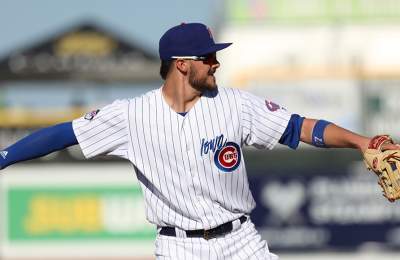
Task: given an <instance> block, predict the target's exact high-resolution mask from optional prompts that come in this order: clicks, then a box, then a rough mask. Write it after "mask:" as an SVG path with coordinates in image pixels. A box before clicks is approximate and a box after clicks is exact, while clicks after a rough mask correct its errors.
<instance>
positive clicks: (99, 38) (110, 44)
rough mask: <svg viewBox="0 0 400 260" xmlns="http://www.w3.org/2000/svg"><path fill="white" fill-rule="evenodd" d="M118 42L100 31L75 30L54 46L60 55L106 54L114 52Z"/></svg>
mask: <svg viewBox="0 0 400 260" xmlns="http://www.w3.org/2000/svg"><path fill="white" fill-rule="evenodd" d="M116 47H117V43H116V42H115V41H114V40H113V39H111V38H109V37H107V36H105V35H103V34H100V33H98V32H74V33H70V34H68V35H66V36H64V37H63V38H61V39H60V40H58V41H57V42H56V44H55V46H54V52H55V54H56V55H59V56H96V57H98V56H106V55H109V54H111V53H112V51H113V50H114V49H115V48H116Z"/></svg>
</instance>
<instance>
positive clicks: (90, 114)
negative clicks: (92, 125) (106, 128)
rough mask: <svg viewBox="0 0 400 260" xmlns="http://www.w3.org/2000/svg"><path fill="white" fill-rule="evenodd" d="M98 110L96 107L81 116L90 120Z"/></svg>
mask: <svg viewBox="0 0 400 260" xmlns="http://www.w3.org/2000/svg"><path fill="white" fill-rule="evenodd" d="M99 111H100V109H96V110H93V111H91V112H88V113H86V114H85V116H84V117H83V118H85V119H86V120H92V119H93V118H94V117H95V116H96V115H97V113H99Z"/></svg>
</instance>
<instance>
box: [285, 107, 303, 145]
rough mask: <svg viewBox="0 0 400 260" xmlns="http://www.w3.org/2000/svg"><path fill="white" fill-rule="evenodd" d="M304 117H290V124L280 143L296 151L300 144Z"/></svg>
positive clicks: (295, 115) (294, 115)
mask: <svg viewBox="0 0 400 260" xmlns="http://www.w3.org/2000/svg"><path fill="white" fill-rule="evenodd" d="M303 121H304V117H300V116H299V115H297V114H293V115H292V116H291V117H290V120H289V123H288V125H287V127H286V129H285V132H284V133H283V134H282V136H281V138H280V139H279V143H280V144H283V145H287V146H289V147H290V148H292V149H296V148H297V147H298V146H299V143H300V134H301V127H302V125H303Z"/></svg>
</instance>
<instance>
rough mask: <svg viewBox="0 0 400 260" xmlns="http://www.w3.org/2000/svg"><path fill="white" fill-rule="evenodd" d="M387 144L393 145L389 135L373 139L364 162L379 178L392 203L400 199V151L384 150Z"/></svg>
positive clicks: (384, 192)
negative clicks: (384, 145) (383, 147)
mask: <svg viewBox="0 0 400 260" xmlns="http://www.w3.org/2000/svg"><path fill="white" fill-rule="evenodd" d="M385 143H393V140H392V138H390V136H388V135H377V136H375V137H374V138H372V139H371V141H370V143H369V145H368V149H367V150H366V151H365V152H364V162H365V164H366V166H367V168H368V170H372V171H373V172H375V173H376V175H377V176H378V178H379V180H378V184H379V185H380V186H381V187H382V190H383V196H385V197H386V198H387V199H388V200H389V201H390V202H393V201H395V200H397V199H400V150H385V151H383V150H382V145H383V144H385Z"/></svg>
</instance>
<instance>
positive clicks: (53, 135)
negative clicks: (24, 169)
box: [0, 122, 78, 169]
mask: <svg viewBox="0 0 400 260" xmlns="http://www.w3.org/2000/svg"><path fill="white" fill-rule="evenodd" d="M77 143H78V142H77V140H76V137H75V134H74V131H73V129H72V123H71V122H67V123H62V124H58V125H55V126H51V127H47V128H42V129H40V130H38V131H36V132H34V133H32V134H30V135H28V136H26V137H24V138H22V139H21V140H19V141H18V142H16V143H15V144H13V145H11V146H9V147H7V148H6V149H4V150H2V151H1V152H0V169H4V168H6V167H7V166H9V165H11V164H14V163H17V162H21V161H26V160H30V159H34V158H38V157H41V156H44V155H47V154H49V153H52V152H55V151H58V150H62V149H64V148H66V147H69V146H72V145H75V144H77Z"/></svg>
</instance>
